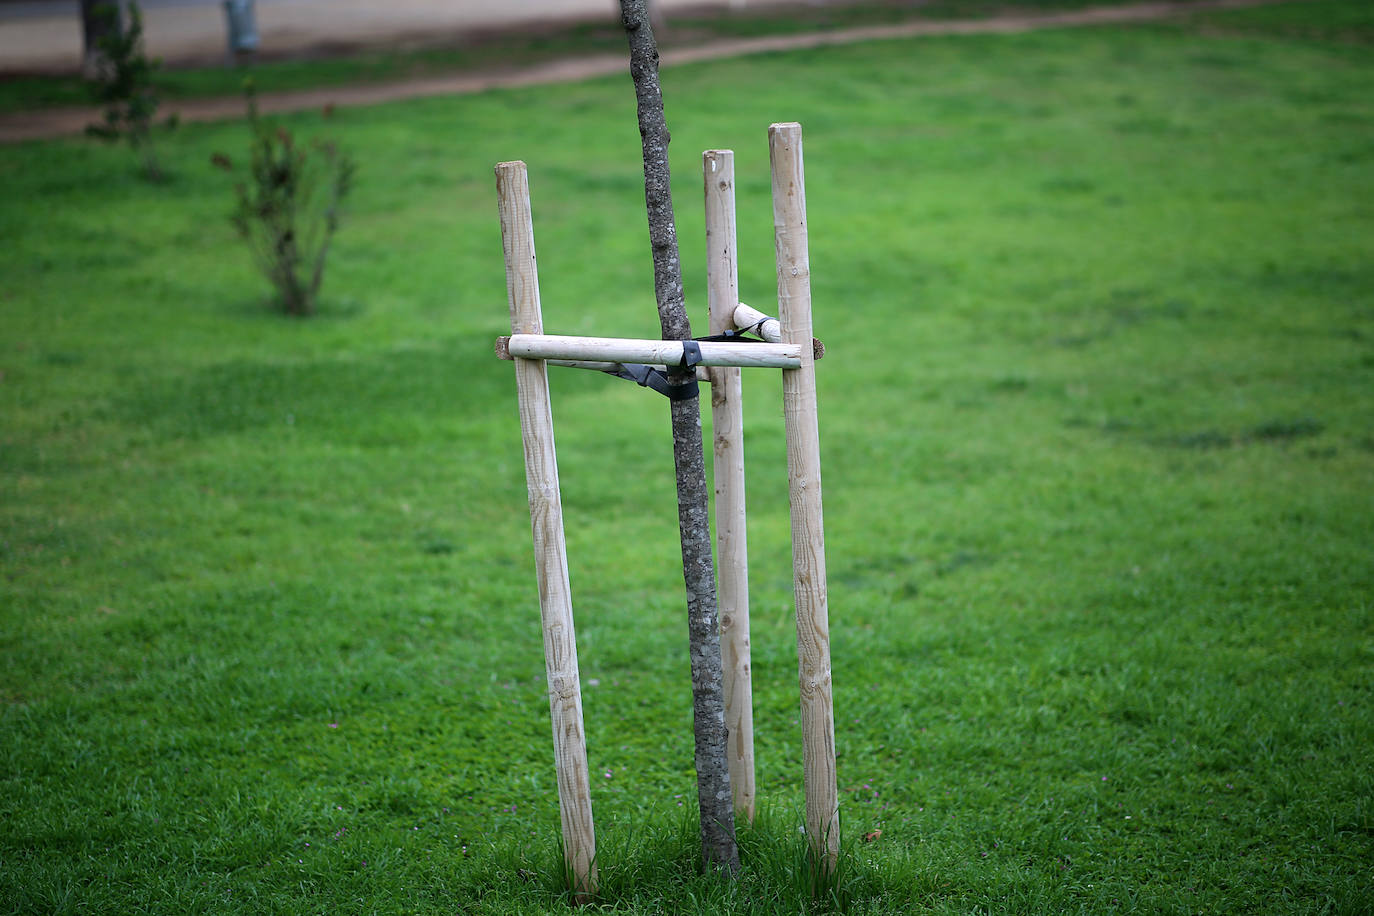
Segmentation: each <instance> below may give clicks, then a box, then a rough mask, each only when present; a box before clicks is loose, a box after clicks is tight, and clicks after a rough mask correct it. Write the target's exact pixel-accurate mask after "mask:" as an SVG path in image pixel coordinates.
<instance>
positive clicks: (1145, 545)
mask: <svg viewBox="0 0 1374 916" xmlns="http://www.w3.org/2000/svg"><path fill="white" fill-rule="evenodd" d="M1314 5H1315V4H1299V5H1295V7H1300V8H1302V9H1306V8H1307V7H1309V6H1314ZM1352 6H1353V7H1356V8H1359V7H1362V6H1363V4H1361V3H1358V2H1357V3H1354V4H1352ZM1227 16H1228V21H1229V22H1230V23H1231V25H1233V26H1235V28H1236V31H1237V32H1240V31H1244V33H1245V37H1241V38H1235V37H1230V36H1231V34H1234V33H1229V32H1228V35H1227V37H1222V38H1218V37H1216V36H1215V34H1214V30H1213V29H1212V28H1210V27H1208V28H1199V29H1197V30H1195V31H1194V30H1190V28H1189V27H1188V26H1187V25H1186V24H1185V23H1176V24H1171V25H1169V26H1167V27H1165V26H1159V27H1144V28H1111V29H1087V30H1072V31H1064V32H1050V33H1041V34H1034V35H1019V36H1014V35H1005V36H985V37H976V38H975V37H967V36H965V37H951V38H946V39H931V40H920V41H895V42H875V43H870V44H864V45H859V46H855V47H844V48H840V47H835V48H825V49H816V50H811V51H807V52H804V53H795V54H771V55H766V56H761V57H752V58H747V59H740V60H733V61H719V62H714V63H711V64H708V65H701V66H684V67H672V68H668V69H666V70H665V71H664V79H665V87H664V88H665V94H666V98H667V100H668V105H669V110H668V113H669V116H670V118H672V121H671V127H672V128H673V139H674V142H673V144H672V147H671V148H670V155H671V156H672V157H673V172H674V181H675V185H674V191H675V198H676V200H677V205H678V229H679V241H680V244H681V245H682V256H683V264H684V272H685V282H686V284H687V289H686V294H687V303H688V307H689V309H690V310H691V313H692V314H693V316H694V317H695V318H697V320H698V321H704V315H705V293H704V287H705V282H704V281H705V278H704V269H703V268H702V263H703V251H704V242H703V228H702V223H703V217H702V212H701V204H700V200H701V198H700V194H701V173H700V162H701V160H700V153H701V150H703V149H707V148H722V147H723V148H731V149H734V150H735V152H736V173H737V183H736V185H737V186H736V194H737V198H738V216H739V229H738V234H739V243H740V247H741V252H740V270H741V292H742V298H744V299H745V301H747V302H750V303H751V304H754V305H756V306H759V307H761V308H769V302H770V299H771V297H772V295H773V290H775V289H776V277H775V276H774V271H775V268H774V263H773V237H772V215H771V214H772V210H771V203H770V184H769V180H768V171H767V169H768V165H767V162H768V153H767V140H766V131H765V128H766V125H767V124H768V123H769V122H770V121H779V120H792V119H795V120H799V121H801V122H802V124H803V125H804V127H805V131H806V134H805V153H806V181H807V187H806V191H807V204H808V227H809V230H810V258H811V262H810V268H811V277H812V288H813V292H814V294H815V316H816V331H815V333H816V334H817V336H819V337H820V338H822V339H823V340H824V341H825V343H826V346H827V355H826V357H825V359H824V360H823V361H822V362H821V363H820V364H819V365H818V366H817V374H818V382H819V385H820V392H819V394H820V424H821V425H820V431H821V441H822V449H823V455H822V467H823V471H824V475H825V477H824V489H825V521H826V535H827V565H828V571H829V577H828V578H829V589H830V592H829V598H830V615H831V640H832V643H831V649H832V659H833V664H834V686H835V712H836V729H835V733H836V750H837V754H838V771H839V785H840V789H841V821H842V830H843V840H844V843H845V849H846V850H847V858H846V863H847V870H846V871H845V872H844V873H843V875H842V876H841V878H842V881H841V882H840V884H839V886H838V887H836V888H835V889H834V892H833V894H831V895H830V897H829V899H828V900H821V901H813V900H812V899H811V889H810V888H809V887H808V886H807V874H806V872H805V870H804V869H803V868H801V867H800V866H801V865H802V863H803V861H804V860H803V858H802V856H803V850H804V844H803V842H802V841H803V839H804V837H803V835H802V834H800V833H799V832H798V829H797V828H798V826H799V825H800V823H801V821H802V799H801V790H800V782H801V762H800V729H799V726H798V725H797V722H796V717H797V669H796V652H795V638H796V637H795V625H794V622H793V620H792V611H791V597H790V595H791V588H792V582H791V547H790V542H789V538H788V531H787V528H788V508H787V485H786V453H785V446H784V441H783V440H784V437H783V423H782V417H781V411H780V410H779V398H780V392H779V381H778V378H777V376H776V375H774V374H770V373H768V372H765V371H763V370H759V371H758V372H751V373H747V374H746V377H745V410H746V418H745V453H746V461H747V466H748V473H749V546H750V580H751V597H752V601H751V637H752V638H751V642H752V647H753V662H752V668H753V676H754V695H755V733H756V743H757V751H758V765H759V770H758V787H759V796H760V799H761V800H762V801H763V803H764V804H766V805H767V806H769V810H768V811H767V812H766V817H765V818H764V819H763V821H762V823H760V824H759V825H758V826H757V827H756V828H754V829H753V830H743V831H742V836H741V852H742V861H743V866H744V870H743V873H742V875H741V877H740V879H739V881H737V882H733V883H731V882H722V881H719V880H716V879H714V878H713V877H711V876H708V875H703V874H701V873H700V872H699V871H698V868H697V863H698V861H699V851H698V848H697V841H696V828H695V825H694V824H693V823H692V821H691V817H690V814H689V813H687V812H690V811H691V809H692V798H693V793H694V792H695V782H694V778H693V774H692V768H691V759H692V746H691V698H690V686H689V680H688V678H687V670H688V660H687V658H686V627H685V621H684V620H683V613H684V611H683V606H682V603H683V602H682V580H681V571H680V568H679V567H678V565H677V556H678V545H677V525H676V516H675V506H674V497H673V486H672V458H671V436H670V431H669V429H668V425H667V421H666V416H665V414H666V410H665V406H664V404H663V401H662V399H661V398H657V397H654V396H651V395H649V394H646V393H645V392H644V391H642V390H641V389H639V388H638V387H636V386H634V385H630V384H627V383H623V382H617V381H615V380H611V379H606V378H604V377H601V376H599V375H595V374H592V373H578V372H577V371H576V370H551V373H550V374H551V378H550V384H551V387H552V394H553V405H554V412H555V422H556V425H557V430H558V437H559V438H558V459H559V469H560V477H561V483H562V492H563V502H564V516H565V521H566V524H567V531H568V537H569V550H568V558H569V564H570V573H571V579H572V587H573V595H574V603H575V611H576V619H577V627H578V633H577V636H578V649H579V660H580V666H581V672H582V678H583V704H584V712H585V715H586V728H587V747H588V754H589V763H590V766H591V769H592V773H593V774H594V777H593V778H594V782H595V783H596V784H595V785H594V786H593V788H592V802H593V806H594V814H595V819H596V828H597V840H598V851H599V867H600V873H601V878H602V886H603V895H602V897H601V900H600V901H599V902H598V904H596V905H595V906H596V907H597V908H598V911H605V912H614V913H624V914H688V913H691V914H697V913H700V914H713V916H715V914H750V916H753V914H768V916H774V914H776V916H783V914H787V916H795V914H798V913H802V912H807V913H819V912H824V911H826V910H831V911H839V910H841V909H843V910H844V911H845V912H847V913H849V914H851V916H865V914H871V916H879V914H881V916H890V914H902V913H920V914H935V916H945V914H949V916H953V914H969V913H1015V914H1064V913H1074V914H1078V913H1092V914H1098V913H1116V912H1121V913H1140V914H1157V913H1158V914H1178V916H1183V914H1200V913H1217V914H1256V916H1258V914H1266V916H1267V914H1271V913H1283V914H1313V916H1315V914H1327V916H1344V914H1363V913H1368V911H1369V903H1368V901H1369V893H1368V891H1369V886H1370V881H1369V874H1370V866H1369V863H1370V862H1371V861H1374V764H1371V759H1370V753H1369V748H1370V747H1371V746H1374V602H1371V595H1374V562H1372V561H1371V558H1370V544H1371V543H1374V522H1372V521H1371V520H1372V519H1374V432H1372V431H1374V267H1372V266H1371V261H1370V257H1369V239H1370V238H1374V212H1371V209H1370V207H1369V206H1368V196H1367V195H1364V194H1361V193H1359V191H1360V189H1363V188H1366V187H1368V182H1369V174H1370V168H1371V165H1372V164H1374V94H1371V93H1370V91H1369V87H1370V85H1371V83H1372V82H1374V58H1372V57H1371V56H1370V55H1368V54H1366V53H1359V49H1352V48H1351V47H1350V46H1349V45H1348V44H1345V43H1343V42H1341V41H1338V40H1332V41H1329V42H1319V41H1316V40H1314V39H1312V38H1310V37H1307V36H1305V35H1304V36H1296V35H1295V36H1292V37H1289V36H1287V35H1286V34H1285V33H1283V32H1282V31H1279V32H1275V33H1273V34H1263V35H1255V34H1254V33H1253V30H1252V29H1250V28H1249V23H1250V22H1251V20H1250V19H1247V18H1245V17H1244V16H1242V15H1241V14H1240V13H1239V12H1237V11H1228V12H1227ZM1256 16H1257V17H1258V11H1256ZM1242 27H1243V28H1242ZM627 85H628V82H627V80H625V79H624V77H623V76H622V77H613V78H606V79H601V80H593V81H588V82H583V83H576V84H569V85H549V86H539V87H529V88H526V89H521V90H511V91H501V92H489V93H484V94H478V95H472V96H467V97H452V98H434V99H427V100H417V101H413V102H408V103H405V104H400V105H388V106H377V107H369V108H355V109H340V110H339V111H338V112H337V113H336V114H335V115H334V118H333V119H332V121H331V122H330V125H329V128H328V129H329V131H330V133H331V135H333V136H337V137H338V139H339V141H340V142H341V143H343V144H346V148H347V149H348V150H349V151H350V152H352V153H354V154H355V155H357V156H358V157H359V158H360V159H362V160H364V161H367V162H373V161H378V162H380V161H385V162H388V163H391V164H392V167H391V168H390V169H389V171H388V173H387V176H386V179H387V180H386V181H368V182H364V183H360V184H358V185H357V187H356V188H355V189H354V191H353V193H352V195H351V196H350V197H349V199H348V204H349V225H348V232H345V233H341V234H339V235H338V236H337V237H336V243H335V248H336V251H335V254H337V255H341V256H340V257H337V258H335V260H334V261H332V262H331V265H330V268H329V269H330V282H331V284H334V283H336V282H337V284H338V287H339V288H340V289H346V290H347V291H348V293H349V295H348V296H338V297H336V296H332V295H331V296H326V297H324V299H323V301H322V303H321V308H320V313H319V315H318V317H317V318H316V319H314V320H311V321H308V322H282V321H280V320H277V319H276V317H275V316H273V315H271V314H266V313H264V312H263V310H262V309H260V308H259V306H258V302H259V298H260V297H259V288H260V286H261V281H260V280H259V279H258V278H257V277H256V276H253V275H251V274H249V273H248V272H246V271H244V270H242V264H241V263H240V261H239V259H238V258H236V257H229V256H226V251H229V253H230V254H237V251H236V250H235V246H237V245H238V244H239V242H238V240H237V238H236V236H235V233H234V230H233V227H232V226H230V225H229V224H228V222H227V221H225V220H224V219H223V210H224V204H225V200H224V196H223V191H224V189H223V188H220V187H217V186H215V185H214V184H213V183H211V182H178V183H176V184H173V185H170V186H169V187H168V188H167V189H166V193H165V194H159V195H158V198H157V202H158V206H157V207H150V206H148V198H147V194H146V193H145V192H144V189H143V188H142V187H141V182H140V181H139V179H138V178H137V177H136V176H134V175H132V174H131V170H130V169H128V168H127V162H126V155H127V154H126V153H125V152H124V151H122V150H115V149H105V148H101V147H99V146H96V145H94V144H88V143H82V142H74V141H57V142H50V143H29V144H22V145H17V146H12V147H4V148H0V183H3V185H4V187H5V189H6V193H5V194H4V195H2V196H0V235H3V237H4V238H5V239H6V244H5V245H4V246H0V301H3V314H4V333H3V334H0V372H3V379H2V380H0V863H3V864H2V865H0V900H3V901H4V902H5V906H4V907H3V908H0V909H4V910H5V911H6V912H9V911H13V912H17V913H62V912H74V913H85V912H90V913H136V912H154V913H168V914H182V913H224V914H239V913H257V912H265V913H281V914H307V913H319V912H340V913H353V912H357V913H374V912H375V913H381V914H399V913H421V914H444V916H452V914H454V913H464V914H501V916H506V914H535V913H570V912H573V911H572V909H571V908H570V907H569V906H568V903H569V901H568V898H567V897H566V894H565V891H564V887H565V885H563V884H562V882H561V876H560V873H559V867H558V863H559V856H558V847H557V836H558V812H557V801H556V798H557V794H556V792H557V790H556V785H555V780H554V771H553V761H552V747H551V740H550V736H549V718H548V715H549V710H548V698H547V696H546V694H545V689H546V685H545V678H544V666H543V658H542V643H541V640H540V629H539V612H538V605H537V589H536V585H535V582H534V572H533V563H532V560H531V556H530V540H529V537H530V533H529V517H528V513H527V499H526V493H525V482H524V475H523V456H522V450H521V444H520V433H519V423H518V418H517V416H516V405H515V400H514V382H513V380H512V377H511V366H510V364H508V363H503V362H500V361H499V360H497V359H495V358H494V357H493V356H492V355H491V340H492V339H493V338H494V337H495V336H497V335H498V334H501V333H505V332H508V330H509V324H508V320H507V309H506V298H505V297H506V291H505V276H504V271H503V266H502V254H501V240H500V233H499V229H498V223H497V213H496V203H495V193H494V188H493V184H492V171H491V169H492V165H493V164H494V163H496V162H498V161H502V160H508V159H512V158H523V159H525V160H526V161H527V162H528V164H529V170H530V180H531V185H532V193H533V202H532V203H533V212H534V219H535V233H536V241H537V245H538V256H539V269H540V283H541V299H542V302H543V307H544V314H545V323H546V327H547V328H548V329H549V330H550V332H564V333H586V334H613V335H624V336H653V335H654V334H655V333H656V328H657V316H656V315H655V312H654V306H653V295H652V281H651V270H650V264H649V251H648V245H647V241H646V234H645V228H644V214H643V200H644V198H643V187H642V185H641V180H642V174H641V165H640V161H639V155H640V150H639V137H638V135H637V132H636V130H635V121H634V103H633V98H631V97H630V95H629V92H628V89H627ZM742 86H747V87H749V91H748V92H742V91H741V90H740V87H742ZM281 121H282V124H283V125H284V126H286V127H287V128H289V129H290V130H291V131H292V132H293V134H295V135H296V136H309V135H313V134H316V133H319V132H322V131H323V130H324V127H323V126H322V120H321V118H320V116H319V114H318V113H314V112H311V113H301V114H298V115H293V116H288V117H283V118H282V119H281ZM243 133H244V131H243V127H242V125H241V124H238V123H222V124H194V125H187V126H186V127H185V128H184V130H183V133H182V134H181V136H180V137H179V138H178V142H177V143H176V144H175V147H174V148H170V149H168V151H167V156H168V159H169V161H168V165H169V167H170V168H172V169H175V170H176V171H178V172H186V171H189V170H191V169H193V168H195V167H196V165H197V164H200V165H202V166H203V164H204V162H205V160H206V159H207V158H208V157H209V156H210V155H211V153H212V152H213V151H215V150H218V149H225V148H227V147H229V146H231V145H233V144H237V143H239V142H240V138H241V137H242V136H243ZM455 138H460V140H458V139H455ZM396 150H405V152H406V155H405V156H404V157H403V158H398V157H397V156H396V154H395V151H396ZM331 288H333V287H332V286H331ZM707 434H708V436H709V434H710V431H709V430H708V431H707ZM680 803H681V806H679V805H680ZM877 831H881V835H879V836H876V837H874V838H873V839H872V840H871V841H869V842H864V840H863V838H864V837H865V836H872V835H873V834H875V833H876V832H877Z"/></svg>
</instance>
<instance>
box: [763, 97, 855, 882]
mask: <svg viewBox="0 0 1374 916" xmlns="http://www.w3.org/2000/svg"><path fill="white" fill-rule="evenodd" d="M768 151H769V161H770V163H771V165H772V173H773V241H774V246H775V248H776V250H777V262H778V319H779V320H780V321H781V323H782V339H783V342H785V343H798V344H803V345H804V346H803V347H802V361H801V367H800V368H798V369H784V370H782V398H783V417H784V420H785V422H786V426H787V477H788V486H789V492H790V495H791V503H792V567H793V587H794V590H795V592H796V600H797V661H798V668H799V673H800V681H801V721H802V766H803V780H804V782H805V789H806V834H807V838H808V842H809V844H810V847H811V851H812V853H813V854H814V856H815V857H816V861H817V863H818V864H819V865H820V868H821V870H822V872H823V873H826V874H830V873H833V871H834V869H835V866H836V864H837V862H838V860H839V852H840V803H839V791H838V788H837V783H836V776H835V713H834V701H833V699H832V696H831V689H830V622H829V611H828V609H827V607H826V600H827V599H826V584H825V531H824V524H823V520H822V516H821V454H820V431H819V428H818V426H817V422H816V369H815V360H814V358H813V356H812V352H811V268H810V263H809V260H808V253H807V242H806V187H805V178H804V172H803V168H802V137H801V125H800V124H796V123H788V124H773V125H771V126H769V128H768Z"/></svg>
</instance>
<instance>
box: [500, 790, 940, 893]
mask: <svg viewBox="0 0 1374 916" xmlns="http://www.w3.org/2000/svg"><path fill="white" fill-rule="evenodd" d="M650 816H651V817H653V815H652V814H651V815H650ZM789 824H790V822H789V821H787V820H786V819H785V818H783V817H781V816H778V815H776V814H774V813H773V812H768V811H762V812H760V813H759V815H758V817H757V819H756V820H755V823H754V824H753V825H752V826H751V825H744V824H737V825H736V828H737V838H738V841H739V849H740V865H741V868H740V873H739V875H738V877H737V878H735V879H734V880H730V879H729V878H727V877H725V876H724V875H722V874H720V873H716V872H710V873H708V872H705V871H703V869H702V865H701V847H700V845H699V840H698V832H697V825H698V822H697V818H696V816H695V814H694V813H692V812H690V811H688V809H687V808H684V809H683V813H682V816H681V817H680V818H679V819H678V821H677V822H676V823H668V822H666V821H665V820H663V819H661V818H660V819H655V820H653V821H651V822H647V823H644V824H640V825H637V826H632V827H626V826H623V825H616V824H610V825H603V829H602V831H601V833H600V835H599V837H598V841H599V846H598V850H597V869H598V873H599V875H598V877H599V882H600V887H599V890H598V893H597V895H596V897H595V899H594V900H592V901H591V902H590V904H588V905H586V906H583V907H576V906H575V900H574V894H573V892H572V891H571V890H570V889H569V888H570V886H571V885H570V881H569V880H568V876H567V875H566V874H565V872H564V868H563V861H562V852H561V845H560V844H559V843H558V842H557V841H556V839H555V840H554V841H552V842H545V843H542V844H540V845H539V846H538V847H537V848H533V849H532V848H530V847H529V846H520V847H517V846H515V845H511V846H507V847H502V848H499V849H498V850H497V855H496V857H495V861H494V863H493V864H492V866H490V870H489V871H488V870H484V871H483V873H481V874H478V875H474V876H473V878H475V879H477V880H479V881H495V882H497V885H498V886H496V887H493V886H490V885H488V886H487V887H486V888H485V889H484V894H486V895H489V899H491V898H497V899H501V900H502V901H503V902H504V905H505V906H506V907H507V908H508V911H510V912H516V911H521V912H523V911H525V910H526V909H529V910H538V909H540V908H541V907H544V908H547V907H549V906H551V905H554V906H558V905H561V906H563V907H567V908H569V910H573V911H579V912H582V911H592V912H636V913H638V912H643V913H654V912H697V913H711V914H716V913H750V914H758V913H763V914H770V913H777V914H784V913H786V914H796V913H808V914H810V913H815V914H829V913H835V914H839V913H854V912H864V913H868V912H893V911H896V910H898V909H900V908H901V907H903V906H906V905H909V904H911V903H912V902H914V901H915V900H916V899H917V898H918V897H922V896H926V895H928V892H929V891H931V890H932V888H928V887H924V886H923V885H922V883H921V882H920V881H918V880H916V876H915V870H914V868H913V867H912V863H911V861H910V859H909V858H908V857H907V856H906V855H905V853H904V852H902V853H892V852H890V851H888V852H887V854H884V855H880V856H877V857H873V856H862V857H861V856H858V855H855V854H854V853H853V851H852V850H845V851H844V852H843V853H842V854H841V858H840V866H839V869H838V870H837V872H836V873H835V874H834V875H833V876H832V877H831V878H829V879H825V878H822V877H821V876H820V875H819V874H818V873H817V870H816V869H815V868H814V867H813V864H812V862H811V857H810V855H809V852H808V849H807V845H806V841H805V837H804V835H803V834H802V833H801V832H800V831H799V830H798V829H797V828H796V827H795V826H789Z"/></svg>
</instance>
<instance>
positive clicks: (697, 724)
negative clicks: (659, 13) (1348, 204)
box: [620, 0, 739, 874]
mask: <svg viewBox="0 0 1374 916" xmlns="http://www.w3.org/2000/svg"><path fill="white" fill-rule="evenodd" d="M620 14H621V21H622V23H623V24H624V26H625V34H626V36H627V37H628V38H629V42H630V75H631V76H632V77H633V78H634V84H635V98H636V101H637V103H638V110H639V134H640V138H641V139H642V141H643V146H644V203H645V206H646V208H647V210H648V215H649V244H650V247H651V248H652V249H653V257H654V293H655V295H656V297H657V299H658V320H659V325H660V326H661V328H662V329H663V338H664V340H687V339H689V338H690V337H691V336H692V327H691V323H690V322H689V321H688V320H687V309H686V306H685V305H684V303H683V296H682V265H681V264H680V263H679V261H678V252H677V227H676V226H675V225H674V222H673V194H672V189H671V188H670V186H669V181H668V139H669V138H668V125H667V122H666V121H665V120H664V117H663V93H662V91H661V90H660V88H659V84H658V46H657V44H656V43H655V42H654V33H653V29H652V28H651V26H650V24H649V16H648V13H647V12H646V10H645V0H620ZM695 377H696V374H695V370H693V369H681V368H672V367H670V369H669V382H670V383H672V384H674V385H677V384H685V383H688V382H690V381H691V380H693V379H695ZM669 403H670V404H671V409H672V419H673V461H674V464H675V466H676V468H677V504H678V528H679V531H680V533H681V536H682V575H683V579H684V580H685V582H686V586H687V632H688V646H689V654H690V656H691V663H692V722H693V731H694V734H695V738H696V770H697V803H698V805H699V806H700V808H701V854H702V858H703V860H704V862H705V863H706V864H707V866H708V867H711V866H714V867H716V868H719V869H722V870H724V871H726V872H728V873H730V874H734V873H735V872H737V871H738V870H739V849H738V847H736V845H735V812H734V802H733V800H732V798H731V796H730V765H729V759H728V757H727V754H726V747H727V740H726V738H727V734H726V727H725V694H724V688H723V684H724V677H723V674H722V672H721V657H720V630H719V626H718V624H717V611H716V575H715V564H714V563H713V561H712V558H711V523H710V515H709V509H708V507H707V489H706V461H705V458H704V455H703V450H702V442H701V402H700V399H699V398H696V397H693V398H689V399H683V400H673V401H670V402H669Z"/></svg>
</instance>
